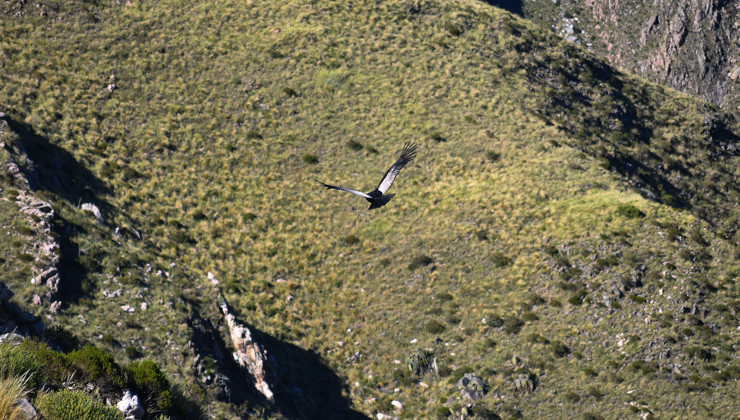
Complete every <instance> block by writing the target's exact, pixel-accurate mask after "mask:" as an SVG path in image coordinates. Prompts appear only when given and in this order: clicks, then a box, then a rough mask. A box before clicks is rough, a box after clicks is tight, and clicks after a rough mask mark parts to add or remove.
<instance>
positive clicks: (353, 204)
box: [0, 1, 740, 418]
mask: <svg viewBox="0 0 740 420" xmlns="http://www.w3.org/2000/svg"><path fill="white" fill-rule="evenodd" d="M43 4H45V6H43V7H42V9H43V10H46V11H47V14H46V15H45V16H39V15H38V13H31V12H23V13H21V15H20V16H14V15H13V7H14V6H11V5H8V4H4V5H3V6H2V12H3V16H4V17H3V21H2V23H0V25H1V26H0V29H1V30H2V32H3V36H2V37H1V38H0V73H1V75H0V111H2V112H5V113H6V114H7V115H8V116H9V117H10V118H12V119H14V121H17V124H22V125H23V126H24V127H27V128H28V129H29V130H32V131H33V132H34V133H36V134H37V135H38V136H39V137H40V138H42V139H44V141H46V142H48V143H49V144H52V145H55V146H58V147H59V148H61V149H63V150H65V151H67V152H68V153H69V154H71V156H72V157H73V158H74V160H75V161H76V162H77V163H78V164H79V165H80V166H81V167H83V168H85V169H87V170H89V171H90V173H91V175H92V176H94V177H95V178H97V179H98V180H99V181H100V183H101V184H102V185H103V186H104V188H103V187H98V188H94V187H89V188H86V189H85V190H84V191H76V190H64V189H57V190H55V189H54V188H53V187H49V188H47V189H46V190H45V191H42V192H40V193H39V194H42V195H43V196H44V197H46V198H47V199H49V200H51V201H52V202H53V203H54V206H55V210H56V211H57V212H58V214H59V217H58V220H57V221H56V223H58V224H64V226H69V229H66V230H64V232H65V233H64V234H65V235H68V237H69V242H70V244H69V245H70V246H74V247H76V249H77V255H78V256H77V257H76V259H75V261H76V262H77V263H78V264H79V266H80V267H81V268H80V272H79V277H80V279H79V283H80V286H79V291H78V292H77V293H75V294H73V295H72V296H69V297H67V299H66V300H65V306H64V308H63V310H62V311H61V312H60V313H59V314H58V315H55V316H54V320H55V321H56V322H59V323H63V324H65V325H67V326H68V328H70V329H72V330H73V331H75V333H77V334H78V335H79V336H81V337H83V338H84V339H86V340H90V341H92V342H94V343H96V344H98V345H100V346H102V347H104V348H107V349H108V350H109V351H111V352H112V353H113V354H114V355H115V356H116V357H117V358H119V359H121V360H127V359H126V358H127V356H126V352H125V348H126V347H127V346H134V347H135V348H136V349H138V351H140V352H141V353H142V354H143V355H144V356H146V357H149V358H153V359H156V360H157V361H158V362H160V363H161V364H162V366H165V367H166V369H167V370H168V372H169V373H170V374H171V375H173V376H177V377H185V378H187V379H188V380H192V381H194V382H195V381H198V380H199V378H198V377H197V375H195V374H194V372H193V371H192V369H191V368H192V363H193V360H192V359H193V358H194V356H195V354H194V353H193V352H192V350H191V347H190V346H189V341H190V340H193V331H192V322H191V321H192V319H193V317H194V316H195V314H198V316H201V315H202V316H205V317H209V318H210V319H211V320H212V322H213V323H214V324H215V325H218V324H219V323H220V321H219V317H220V315H219V310H218V308H215V307H214V305H213V296H212V289H211V286H210V282H209V281H208V280H207V273H208V272H212V273H213V274H214V275H215V277H216V278H217V279H218V280H219V281H220V282H221V284H222V287H223V289H224V291H225V293H226V298H227V300H228V301H229V303H230V305H232V306H233V307H234V309H235V310H236V311H237V313H238V314H239V316H240V317H241V318H242V319H243V320H244V321H245V322H247V323H249V324H250V325H252V326H254V327H255V328H257V329H259V330H260V331H263V332H265V333H266V334H269V335H270V336H272V337H274V338H275V339H277V340H280V341H281V342H285V343H290V344H292V345H295V346H298V347H299V348H301V349H304V350H307V351H311V352H315V353H316V354H318V355H319V356H320V357H321V361H322V363H325V364H326V365H327V366H329V367H330V368H331V369H332V370H333V371H334V372H335V373H336V374H337V375H338V376H339V377H340V379H341V381H342V383H343V384H345V385H346V388H345V389H344V390H343V395H344V397H346V399H348V400H349V404H350V405H351V406H352V407H353V408H354V409H355V410H357V411H359V412H362V413H365V414H366V415H374V414H375V413H377V412H379V411H382V412H385V413H391V412H393V410H394V408H393V406H392V405H391V404H390V401H391V400H392V399H397V400H399V401H401V402H402V403H403V407H404V408H403V409H402V410H401V411H400V412H398V414H399V415H400V416H401V417H404V418H420V417H425V418H427V417H434V416H437V415H438V414H439V413H444V412H445V411H444V408H442V407H445V406H446V407H447V408H448V409H450V410H452V411H459V410H460V408H461V407H462V406H464V405H465V404H466V403H467V401H464V400H461V399H460V398H459V392H458V390H457V389H456V387H455V383H456V381H457V379H459V378H460V377H461V376H462V374H463V373H466V372H474V373H476V374H477V375H479V376H481V377H483V378H485V379H486V380H487V381H489V383H490V390H488V392H487V394H486V396H485V397H484V398H483V399H482V400H480V401H477V402H475V405H476V407H479V408H478V409H479V410H484V409H485V410H491V411H492V412H495V413H497V414H498V415H500V416H501V417H502V418H508V417H524V418H539V417H577V416H586V415H589V414H592V415H594V416H596V415H601V416H603V417H604V418H625V417H628V416H637V415H638V414H639V415H647V414H649V413H652V414H653V415H655V416H656V417H674V416H686V415H688V416H691V417H696V416H706V415H709V414H713V415H715V416H717V417H719V418H724V417H728V416H730V415H734V413H736V411H737V410H736V407H735V399H734V397H733V396H734V395H737V391H738V385H737V380H738V372H739V371H740V362H739V361H738V360H737V356H736V347H737V346H738V344H740V343H738V338H739V336H738V330H737V329H736V326H737V313H736V310H735V308H736V306H737V302H738V289H737V285H736V282H735V278H736V277H737V275H738V273H740V265H739V264H738V252H737V242H738V236H737V231H736V226H733V223H732V220H738V219H737V217H738V202H737V201H736V200H735V198H736V197H737V192H736V191H734V192H733V186H736V184H737V177H736V175H737V171H738V166H737V165H734V163H737V156H736V154H732V153H725V152H724V151H723V152H721V153H719V152H718V156H719V157H713V158H711V159H710V158H709V157H708V156H710V155H711V153H712V151H716V150H717V149H715V148H714V146H713V145H712V144H710V142H708V140H707V136H708V135H707V133H708V132H710V131H711V129H712V126H711V124H710V123H707V122H706V121H707V120H706V118H710V117H711V118H714V120H711V118H710V120H711V121H719V122H723V121H724V119H726V118H729V117H726V116H722V115H719V114H718V113H717V111H716V110H714V109H712V108H711V107H709V106H708V105H705V104H703V103H700V102H698V101H696V100H693V99H690V98H688V97H686V96H682V95H678V94H676V93H674V92H671V91H666V90H664V89H662V88H660V87H657V86H654V85H648V84H647V83H646V82H644V81H642V80H639V79H637V78H635V77H632V76H629V75H624V74H620V73H617V72H614V71H613V70H610V69H609V68H608V67H607V66H606V65H605V64H604V63H602V62H600V61H598V60H597V59H595V58H594V57H592V56H589V55H587V54H586V53H585V52H583V51H581V50H579V49H577V48H575V47H573V46H571V45H568V44H566V43H565V42H563V41H562V40H560V39H558V38H556V37H554V36H553V35H550V34H549V33H548V32H545V31H541V30H540V29H538V28H537V27H535V26H534V25H532V24H531V23H528V22H526V21H524V20H521V19H518V18H515V17H514V16H512V15H510V14H508V13H506V12H504V11H502V10H500V9H496V8H493V7H490V6H488V5H487V4H486V3H484V2H473V1H464V2H459V3H453V2H447V1H443V2H424V1H416V2H414V1H411V2H409V1H397V2H396V1H392V2H383V3H380V4H376V3H375V2H366V3H363V4H356V3H353V2H330V1H320V2H298V1H285V2H251V1H248V2H234V1H224V2H219V3H218V4H205V3H204V4H191V5H188V6H187V7H183V6H182V4H181V2H173V1H161V2H157V3H149V2H132V4H131V5H130V6H127V5H124V4H120V5H112V4H107V3H105V4H102V3H101V4H97V3H95V2H79V3H78V2H73V3H52V2H48V3H43ZM599 66H601V67H599ZM605 74H607V76H604V75H605ZM602 76H603V77H602ZM630 107H632V108H630ZM625 109H627V111H625ZM628 111H629V112H628ZM630 119H631V120H630ZM627 121H631V123H630V124H631V126H629V124H627ZM719 122H717V124H719ZM728 124H730V123H728ZM707 127H709V128H707ZM728 127H729V128H728V129H727V130H729V131H728V132H729V134H727V133H724V132H722V133H723V134H724V135H725V137H723V138H720V135H719V134H716V135H715V138H716V139H717V142H722V141H726V142H732V141H733V140H732V138H733V137H732V136H734V134H732V133H733V132H732V130H733V129H734V128H733V126H732V125H729V126H728ZM614 133H622V134H625V137H620V136H616V135H615V134H614ZM646 133H650V134H646ZM645 136H647V137H646V138H645ZM727 138H729V139H730V140H727ZM734 139H737V137H734ZM407 141H414V142H417V143H418V144H419V146H420V151H419V155H418V157H417V159H416V160H414V161H413V162H412V163H411V164H409V165H408V166H407V167H406V168H405V169H404V170H403V172H402V173H401V174H400V175H399V177H398V178H397V180H396V183H395V184H394V186H393V188H392V190H391V191H390V193H395V194H397V195H396V197H395V198H394V199H393V201H391V202H390V204H388V205H387V206H385V207H383V208H381V209H378V210H374V211H368V210H367V202H366V201H364V200H363V199H361V198H360V197H356V196H353V195H350V194H346V193H341V192H338V191H327V190H324V189H323V188H320V186H319V185H318V184H316V183H315V182H314V181H313V179H319V180H321V181H324V182H328V183H331V184H337V185H345V186H347V187H350V188H355V189H360V190H363V191H369V190H371V189H372V188H373V187H374V186H375V185H377V183H378V181H379V180H380V178H381V177H382V176H383V174H384V172H385V170H386V169H387V168H388V167H389V166H390V165H391V164H392V163H393V161H394V160H395V159H396V158H397V157H398V153H399V151H400V150H401V147H402V145H403V144H404V143H405V142H407ZM734 141H736V140H734ZM9 143H10V141H9ZM720 149H721V147H720ZM721 150H724V149H721ZM625 156H631V157H634V159H635V161H634V162H637V163H641V164H643V165H645V169H644V173H643V172H637V173H630V172H629V171H627V170H626V169H625V170H623V169H624V168H626V167H627V166H620V165H626V164H623V163H622V162H626V160H624V159H622V160H619V159H618V158H620V157H621V158H624V157H625ZM656 156H657V157H656ZM669 157H670V158H671V159H673V160H672V161H671V162H672V163H665V162H667V161H668V158H669ZM658 161H660V162H664V165H667V168H668V169H666V171H665V172H659V171H658V170H657V169H655V165H657V163H656V162H658ZM634 162H633V163H634ZM52 164H53V162H52ZM650 165H653V166H650ZM655 173H658V175H654V174H655ZM64 175H65V173H64V172H58V173H57V176H58V177H60V178H61V179H60V183H62V184H64V183H67V182H69V183H71V182H72V181H73V180H72V179H66V178H64ZM654 177H655V178H657V179H659V180H664V179H665V180H667V181H666V182H669V183H673V184H671V185H677V186H678V187H677V189H679V190H682V191H685V192H686V194H685V195H681V194H679V193H678V192H676V191H673V190H670V191H664V194H663V195H660V192H659V191H658V188H659V186H660V187H662V184H660V182H657V181H656V184H655V185H650V184H649V180H651V179H653V178H654ZM90 185H95V184H94V183H91V184H90ZM11 188H18V186H17V185H15V184H14V181H13V180H12V179H10V178H7V179H4V181H3V189H4V191H3V194H6V192H7V191H8V190H9V189H11ZM661 191H662V190H661ZM93 193H94V195H91V194H93ZM674 196H675V197H676V198H675V201H673V200H674V199H673V198H672V197H674ZM699 199H701V200H703V201H699ZM82 200H90V201H94V202H95V203H96V204H98V205H99V206H100V207H101V208H102V209H103V211H104V214H103V216H104V218H105V222H104V223H102V224H101V223H98V222H96V221H95V219H94V218H92V217H91V216H90V215H89V214H86V213H85V212H83V211H81V210H80V209H79V205H80V201H82ZM679 200H687V201H689V202H693V203H698V204H697V206H694V207H692V206H688V205H684V206H679V205H678V204H680V203H679V202H678V201H679ZM691 200H694V201H691ZM701 206H704V207H706V208H707V209H709V210H711V211H702V209H704V207H701ZM0 211H1V213H0V214H2V217H3V219H2V220H3V225H5V226H7V227H4V229H6V231H7V232H4V233H3V235H6V234H9V236H13V237H15V236H19V234H17V233H15V232H17V231H18V229H21V228H20V227H18V226H21V224H22V223H26V222H25V221H23V220H20V219H18V220H16V219H17V217H16V215H15V213H14V209H13V204H12V203H11V202H0ZM733 218H734V219H733ZM6 220H7V221H6ZM116 229H117V230H116ZM2 246H3V247H4V248H2V250H3V253H4V254H3V256H2V258H4V261H0V263H2V264H4V266H5V265H8V266H10V265H13V266H15V265H16V263H17V257H14V255H15V254H14V253H17V252H22V251H21V248H22V247H23V243H22V242H19V245H18V246H17V247H16V248H18V250H15V249H13V248H11V246H12V244H11V246H8V245H5V242H4V241H3V245H2ZM6 248H7V250H6ZM17 267H18V268H14V269H13V270H11V271H7V272H6V273H7V274H5V276H6V278H4V281H6V282H7V283H8V284H10V285H12V286H13V287H15V288H17V289H18V290H20V291H19V292H18V293H19V297H20V298H24V299H30V297H31V295H32V294H33V290H32V289H31V288H29V287H28V280H29V275H31V274H33V271H34V269H35V267H34V266H33V265H31V264H18V266H17ZM119 289H120V293H112V292H115V291H116V290H119ZM141 302H146V303H147V304H148V308H147V309H146V310H142V309H141V306H140V304H141ZM123 305H130V306H131V307H133V308H135V311H133V312H128V311H124V310H122V306H123ZM106 335H110V336H111V337H115V340H104V337H106ZM418 348H422V349H430V351H432V352H433V354H434V355H435V357H436V358H437V365H438V367H439V369H438V370H439V372H438V374H428V375H426V376H424V377H418V376H416V375H414V374H412V373H411V372H409V370H408V368H407V367H406V361H407V359H408V357H409V356H411V355H413V354H414V352H415V351H416V350H417V349H418ZM213 357H215V356H213ZM276 363H278V364H283V365H291V364H296V365H300V364H301V363H302V361H301V360H277V361H276ZM520 378H524V380H525V381H529V383H530V384H531V387H527V386H524V387H522V386H517V384H516V380H517V379H520ZM210 385H212V384H206V385H203V386H204V388H207V389H209V390H210V388H208V387H209V386H210ZM210 391H212V390H210ZM210 391H209V392H210ZM208 395H209V396H210V397H211V399H212V400H215V396H214V395H215V394H213V393H211V394H208ZM676 395H680V397H676ZM450 397H455V398H456V401H454V402H450V403H448V400H449V398H450ZM288 398H289V399H292V400H300V398H301V397H300V393H299V392H298V391H296V392H295V393H294V394H291V395H290V396H288ZM443 404H444V406H443ZM244 405H246V406H247V408H244ZM249 407H250V403H245V404H243V405H242V406H241V407H238V404H232V405H231V406H229V405H227V404H216V403H215V402H214V403H212V405H211V406H210V410H211V411H209V412H210V413H211V414H214V413H221V414H223V415H225V416H227V417H228V416H235V415H244V413H245V412H248V413H250V412H251V413H257V411H254V412H252V411H249ZM252 408H254V407H252ZM268 412H269V411H268ZM481 413H483V411H481ZM273 414H274V413H273ZM214 415H215V414H214ZM254 415H257V414H254Z"/></svg>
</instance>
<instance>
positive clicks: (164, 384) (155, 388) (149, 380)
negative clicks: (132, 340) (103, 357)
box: [126, 360, 172, 411]
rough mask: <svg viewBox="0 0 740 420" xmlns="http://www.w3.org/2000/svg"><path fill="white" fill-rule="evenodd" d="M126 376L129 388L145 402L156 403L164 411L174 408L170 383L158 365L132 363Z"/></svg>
mask: <svg viewBox="0 0 740 420" xmlns="http://www.w3.org/2000/svg"><path fill="white" fill-rule="evenodd" d="M126 376H127V382H128V387H129V388H131V389H132V390H133V391H134V393H136V394H137V395H140V396H141V397H142V398H143V400H144V401H146V402H147V403H149V402H154V403H155V404H156V405H157V406H158V407H159V408H160V409H161V410H162V411H168V410H169V409H170V408H172V394H171V392H170V383H169V381H168V380H167V378H166V377H165V375H164V373H163V372H162V371H161V370H160V369H159V366H158V365H157V364H156V363H154V362H152V361H151V360H144V361H143V362H132V363H131V364H129V365H128V366H127V367H126Z"/></svg>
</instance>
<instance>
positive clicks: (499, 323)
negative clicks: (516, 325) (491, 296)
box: [486, 314, 504, 328]
mask: <svg viewBox="0 0 740 420" xmlns="http://www.w3.org/2000/svg"><path fill="white" fill-rule="evenodd" d="M486 323H487V324H488V325H490V326H491V327H493V328H499V327H503V326H504V319H503V318H501V317H500V316H498V315H496V314H493V315H490V316H489V317H488V318H487V319H486Z"/></svg>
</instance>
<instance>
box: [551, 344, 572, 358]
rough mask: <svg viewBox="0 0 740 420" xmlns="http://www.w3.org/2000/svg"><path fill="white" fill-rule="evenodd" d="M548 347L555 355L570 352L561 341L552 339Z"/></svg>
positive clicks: (565, 354)
mask: <svg viewBox="0 0 740 420" xmlns="http://www.w3.org/2000/svg"><path fill="white" fill-rule="evenodd" d="M550 349H551V350H552V354H554V355H555V357H565V356H567V355H569V354H570V349H569V348H568V346H566V345H565V344H563V343H561V342H560V341H553V342H552V344H550Z"/></svg>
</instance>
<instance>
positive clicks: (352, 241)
mask: <svg viewBox="0 0 740 420" xmlns="http://www.w3.org/2000/svg"><path fill="white" fill-rule="evenodd" d="M344 243H345V244H347V245H350V246H352V245H356V244H358V243H360V238H358V237H357V236H355V235H352V234H350V235H347V236H345V237H344Z"/></svg>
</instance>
